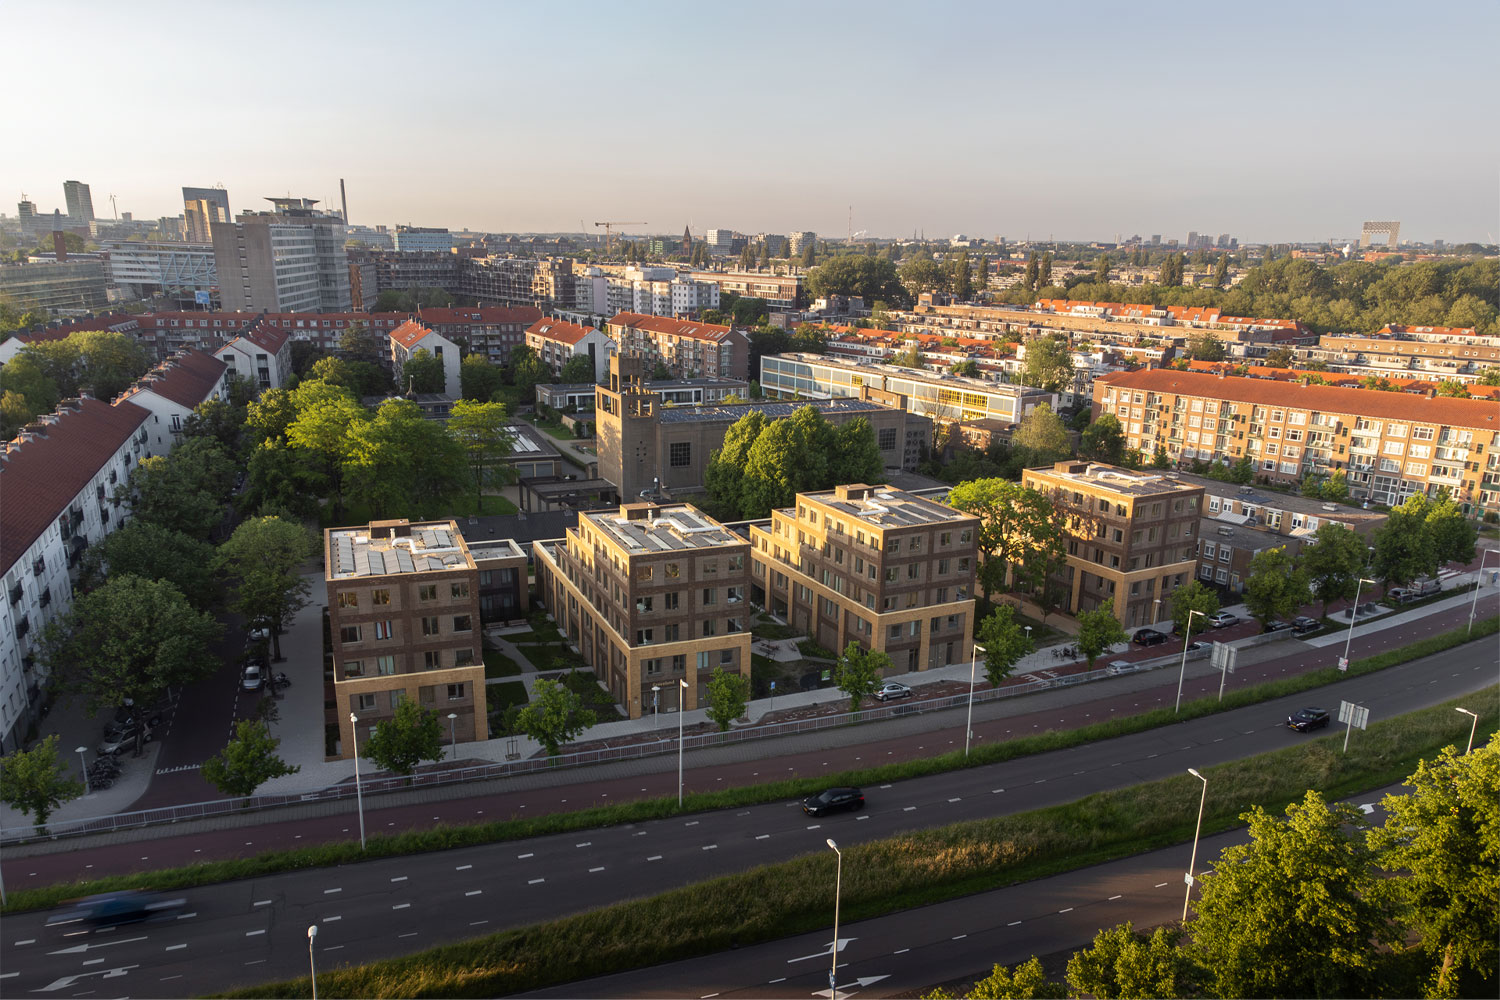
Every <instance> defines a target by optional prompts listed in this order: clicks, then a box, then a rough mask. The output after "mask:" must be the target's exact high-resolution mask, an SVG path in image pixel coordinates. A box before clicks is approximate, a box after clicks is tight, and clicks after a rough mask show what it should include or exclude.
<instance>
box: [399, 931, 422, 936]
mask: <svg viewBox="0 0 1500 1000" xmlns="http://www.w3.org/2000/svg"><path fill="white" fill-rule="evenodd" d="M396 936H397V937H398V938H409V937H416V936H417V932H416V931H407V932H406V933H405V934H397V935H396Z"/></svg>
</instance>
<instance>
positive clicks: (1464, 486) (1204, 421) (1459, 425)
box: [1094, 369, 1500, 513]
mask: <svg viewBox="0 0 1500 1000" xmlns="http://www.w3.org/2000/svg"><path fill="white" fill-rule="evenodd" d="M1101 413H1113V414H1115V416H1117V417H1118V418H1119V420H1120V423H1121V425H1122V426H1123V427H1124V429H1125V435H1126V441H1127V445H1128V446H1129V447H1131V448H1139V449H1141V451H1142V452H1144V453H1145V454H1147V455H1150V454H1153V453H1155V451H1156V450H1157V448H1158V447H1160V448H1163V449H1165V450H1166V453H1167V456H1168V457H1169V458H1171V459H1172V460H1174V461H1184V460H1188V461H1191V460H1194V459H1199V460H1204V461H1215V462H1222V463H1234V462H1236V461H1238V460H1239V459H1240V458H1241V457H1243V456H1248V457H1249V458H1250V460H1251V461H1252V462H1253V463H1254V466H1255V473H1256V475H1257V476H1258V477H1260V478H1262V479H1265V480H1267V481H1270V482H1273V483H1280V484H1285V485H1292V484H1294V483H1297V482H1299V481H1301V480H1302V479H1303V478H1305V477H1306V476H1308V475H1315V476H1322V475H1327V474H1329V473H1332V472H1334V471H1342V472H1344V473H1345V474H1346V475H1347V476H1348V480H1349V491H1350V495H1351V496H1352V497H1353V498H1354V499H1356V500H1369V501H1371V502H1373V503H1378V504H1382V505H1385V506H1396V505H1398V504H1400V503H1402V502H1403V501H1404V500H1405V499H1406V498H1407V497H1409V496H1411V495H1412V494H1414V493H1426V494H1428V495H1429V496H1433V495H1436V494H1437V493H1438V492H1439V491H1440V490H1446V491H1448V492H1449V493H1450V494H1451V495H1452V496H1453V497H1454V498H1455V499H1456V500H1457V501H1458V502H1459V503H1461V504H1462V505H1463V507H1464V509H1465V511H1466V512H1468V513H1479V512H1486V513H1487V512H1491V511H1500V407H1497V406H1496V404H1495V402H1494V401H1493V400H1489V399H1458V398H1452V397H1446V396H1437V395H1427V396H1417V395H1410V394H1407V393H1398V392H1381V391H1379V390H1375V389H1351V388H1343V387H1335V386H1323V385H1294V384H1289V383H1285V382H1278V381H1272V380H1266V379H1250V378H1239V377H1232V376H1228V375H1225V374H1224V373H1222V372H1221V373H1219V374H1218V375H1208V374H1203V373H1199V372H1191V371H1188V372H1182V371H1175V370H1166V369H1159V370H1150V371H1137V372H1128V373H1125V374H1121V375H1110V376H1105V377H1103V378H1101V379H1099V380H1098V381H1096V382H1095V385H1094V416H1095V418H1096V419H1097V418H1098V416H1099V415H1100V414H1101Z"/></svg>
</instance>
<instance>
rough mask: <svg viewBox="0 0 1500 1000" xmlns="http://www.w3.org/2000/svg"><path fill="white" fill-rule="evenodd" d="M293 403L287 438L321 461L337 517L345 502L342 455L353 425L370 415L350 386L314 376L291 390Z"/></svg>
mask: <svg viewBox="0 0 1500 1000" xmlns="http://www.w3.org/2000/svg"><path fill="white" fill-rule="evenodd" d="M292 405H293V406H294V407H295V409H296V411H297V417H296V419H295V420H293V421H292V422H291V423H290V424H289V425H288V426H287V428H286V439H287V442H288V443H289V444H291V445H292V447H294V448H298V449H301V450H302V451H305V452H308V453H309V457H310V458H313V459H315V460H317V461H319V462H321V463H322V466H323V468H324V471H325V473H326V475H327V477H328V488H329V491H330V497H329V500H330V501H331V503H332V506H333V514H334V517H335V518H337V517H340V516H342V514H343V503H344V471H343V464H344V456H345V455H346V454H347V453H348V450H349V442H350V440H351V436H352V434H353V431H354V429H355V428H356V427H358V426H359V425H360V424H363V423H365V422H367V421H368V420H369V419H370V415H369V413H368V412H367V411H366V410H365V408H364V407H362V406H360V405H359V403H357V402H356V401H355V399H354V397H353V396H352V395H351V394H350V393H349V390H347V389H343V388H340V387H338V386H333V385H329V384H328V383H326V382H322V381H319V380H316V379H314V380H311V381H307V382H303V383H302V384H301V385H299V386H297V388H296V389H294V390H292Z"/></svg>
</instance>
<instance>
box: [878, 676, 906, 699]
mask: <svg viewBox="0 0 1500 1000" xmlns="http://www.w3.org/2000/svg"><path fill="white" fill-rule="evenodd" d="M910 697H911V688H909V687H907V686H906V685H905V684H902V683H901V682H900V681H887V682H886V683H885V685H884V686H883V687H881V689H880V690H879V691H876V692H875V700H876V701H892V700H894V699H896V698H910Z"/></svg>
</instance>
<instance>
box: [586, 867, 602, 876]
mask: <svg viewBox="0 0 1500 1000" xmlns="http://www.w3.org/2000/svg"><path fill="white" fill-rule="evenodd" d="M603 870H604V866H603V865H600V866H599V867H598V868H590V869H589V874H590V875H592V874H594V872H602V871H603Z"/></svg>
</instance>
